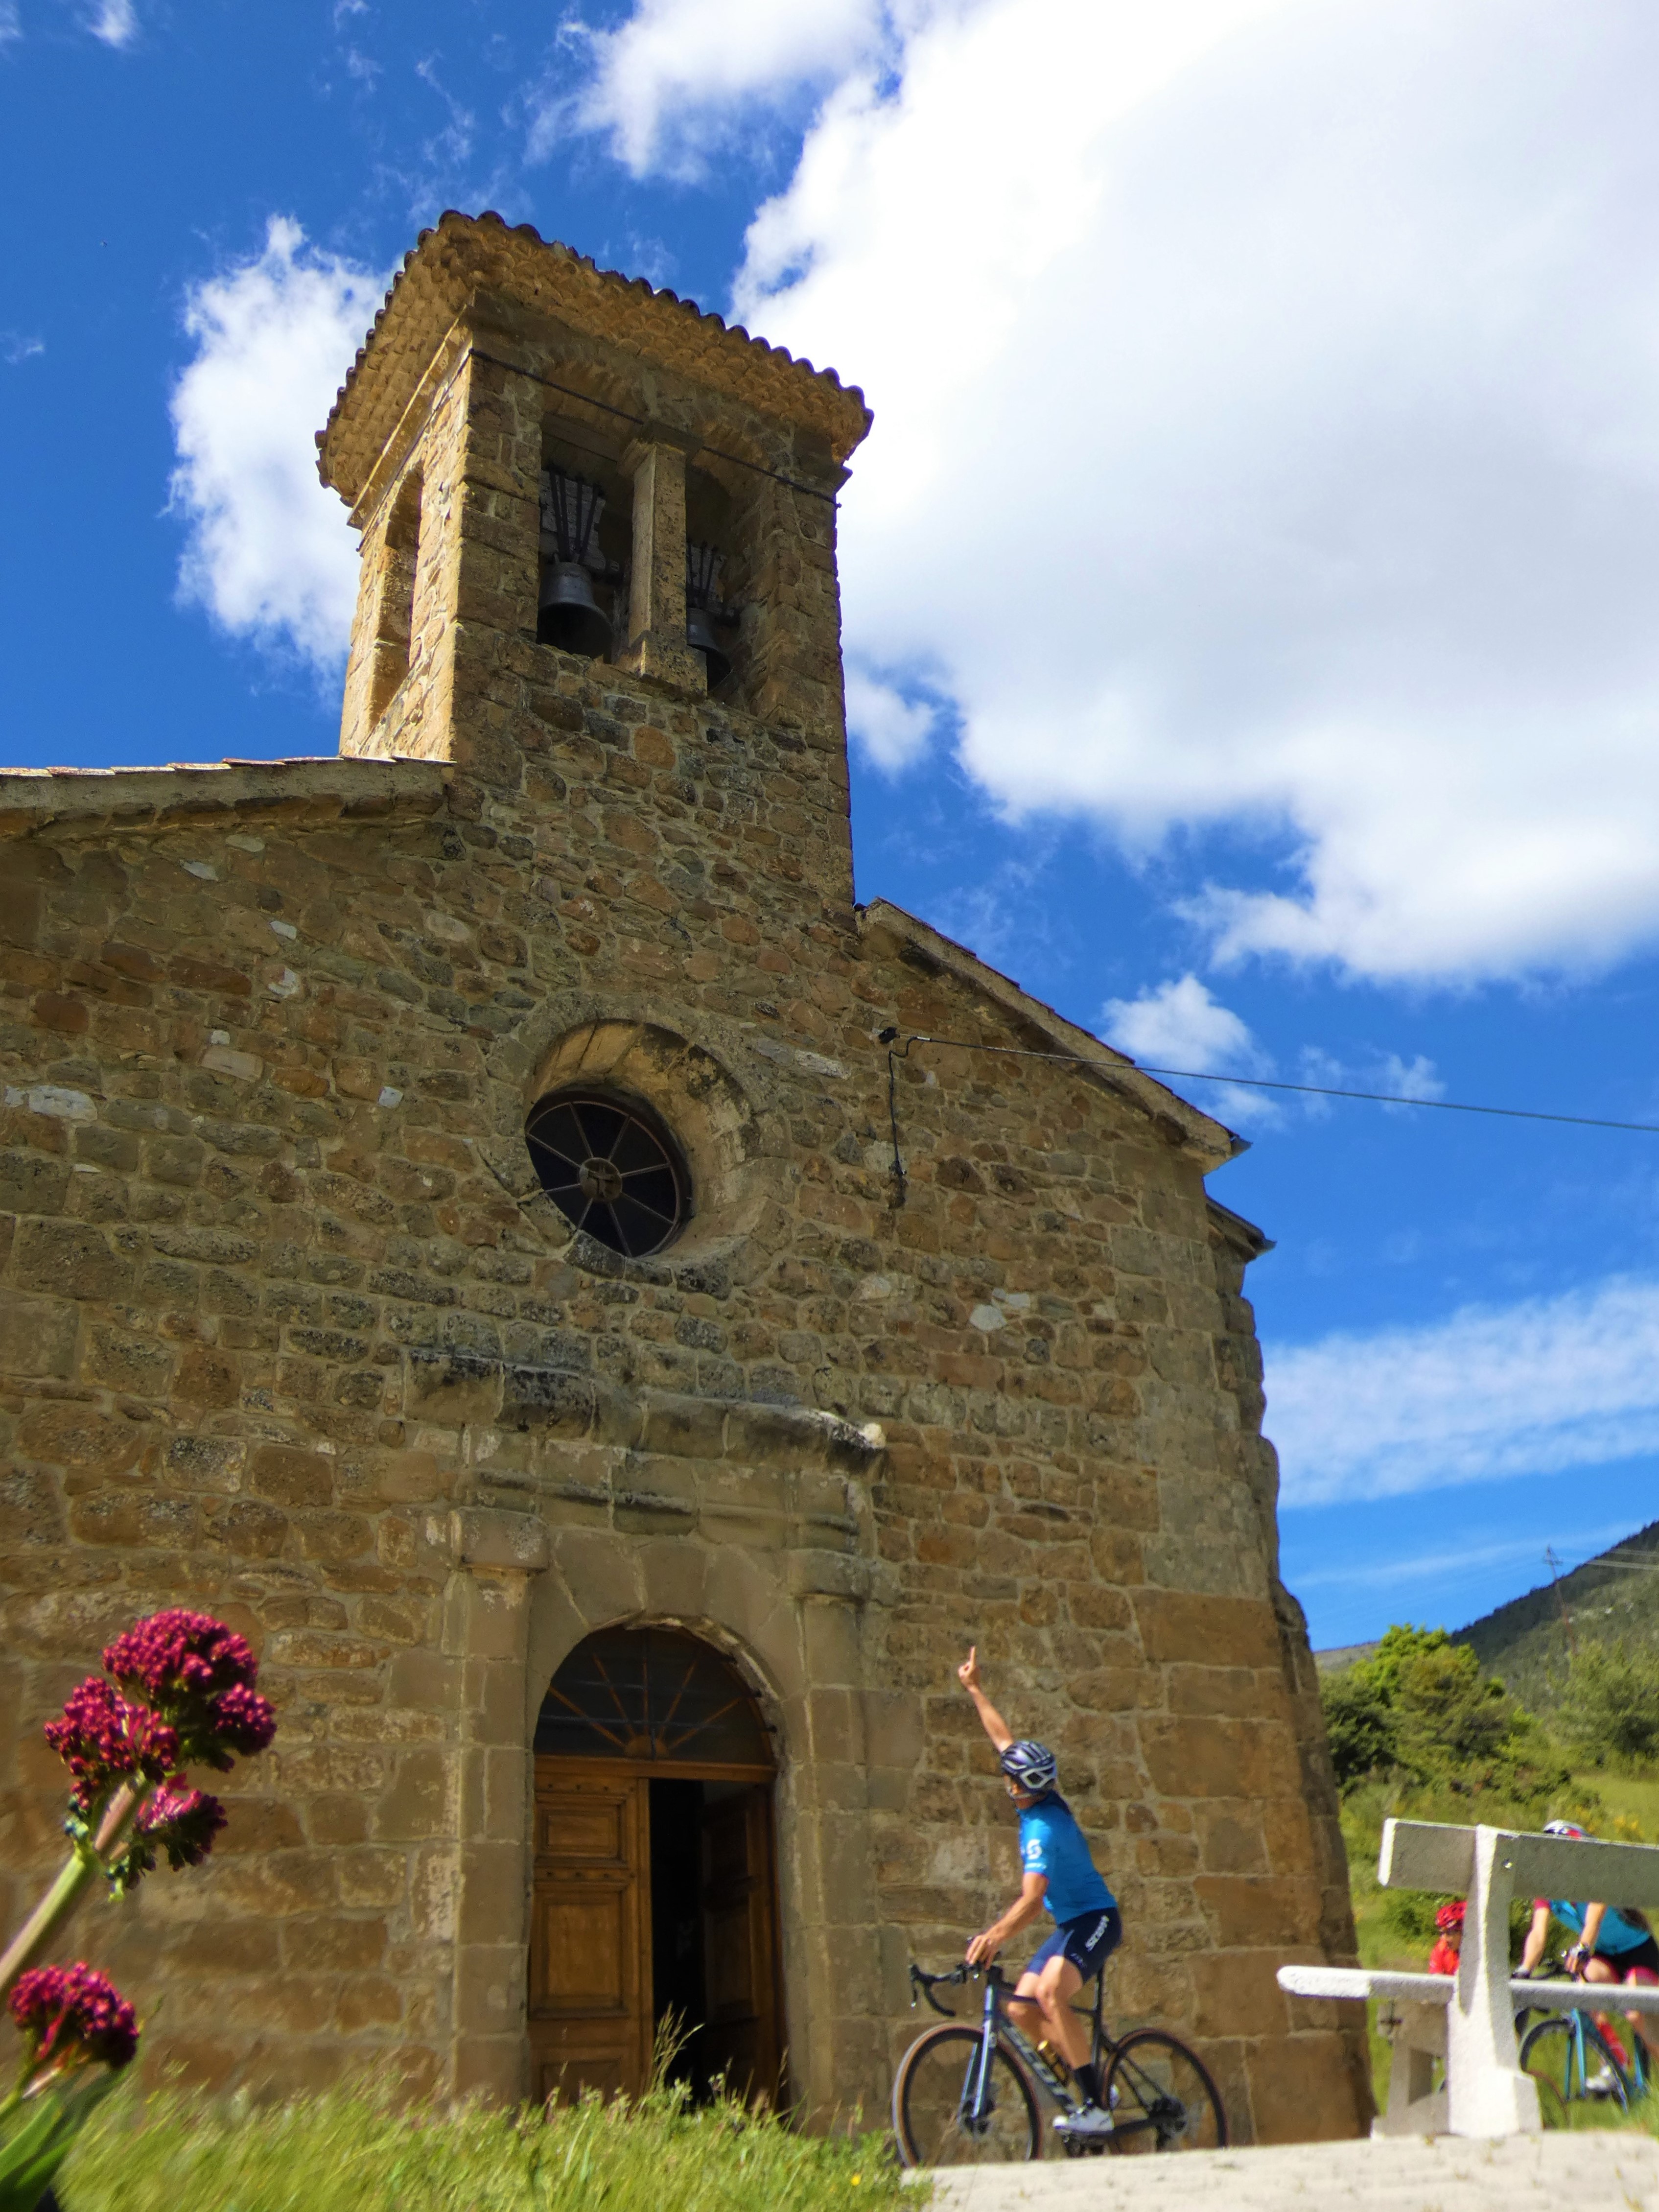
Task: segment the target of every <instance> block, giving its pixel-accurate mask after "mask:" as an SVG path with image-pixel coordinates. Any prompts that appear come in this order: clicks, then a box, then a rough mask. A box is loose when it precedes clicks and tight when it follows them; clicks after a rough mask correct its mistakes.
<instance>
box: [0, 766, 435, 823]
mask: <svg viewBox="0 0 1659 2212" xmlns="http://www.w3.org/2000/svg"><path fill="white" fill-rule="evenodd" d="M447 781H448V771H447V769H445V767H444V766H443V765H442V764H441V763H438V762H435V761H419V760H359V759H349V760H348V759H342V758H340V757H337V756H333V755H331V756H328V757H319V758H316V759H309V760H307V759H301V760H283V761H210V762H204V763H194V762H178V763H173V765H172V766H170V767H167V768H115V769H65V768H50V769H5V770H3V771H0V837H23V836H29V835H31V834H32V833H33V832H34V831H36V830H40V829H46V828H48V827H49V826H54V825H55V826H57V827H58V828H59V829H67V830H69V831H70V832H71V833H73V832H74V831H75V830H76V829H88V830H92V829H100V828H103V827H106V826H113V827H116V828H118V829H121V830H122V831H124V832H143V831H144V830H147V829H176V828H178V827H179V826H180V825H181V824H183V823H190V824H191V825H192V826H197V827H199V826H201V825H202V824H203V823H204V821H206V822H208V823H211V821H212V820H213V819H214V817H219V818H222V819H224V820H226V821H228V820H230V819H231V818H233V817H234V818H235V819H238V820H240V819H244V818H247V817H272V818H280V819H282V820H283V821H291V820H295V819H296V818H297V819H301V820H304V819H307V818H310V819H314V820H317V821H337V820H346V821H386V820H388V819H396V818H398V817H404V816H410V817H417V816H420V815H425V814H435V813H436V812H438V811H439V810H440V809H441V807H442V805H443V804H444V787H445V785H446V783H447Z"/></svg>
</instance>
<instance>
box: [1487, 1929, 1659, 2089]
mask: <svg viewBox="0 0 1659 2212" xmlns="http://www.w3.org/2000/svg"><path fill="white" fill-rule="evenodd" d="M1546 1963H1547V1966H1550V1967H1551V1968H1552V1969H1553V1968H1555V1967H1556V1966H1557V1964H1558V1962H1557V1961H1555V1960H1548V1961H1547V1962H1546ZM1560 1970H1561V1971H1565V1967H1564V1966H1563V1967H1562V1968H1561V1969H1560ZM1572 1978H1573V1979H1574V1981H1576V1982H1583V1983H1584V1984H1585V1985H1586V1986H1587V1987H1589V1988H1594V1989H1595V1990H1598V1991H1600V1990H1603V1989H1605V1990H1606V1992H1607V2004H1606V2007H1605V2008H1604V2009H1602V2010H1601V2011H1599V2012H1595V2013H1592V2012H1591V2011H1590V2009H1589V2007H1588V2006H1575V2007H1574V2008H1572V2010H1571V2012H1569V2013H1568V2014H1567V2021H1568V2032H1569V2033H1570V2034H1571V2037H1572V2063H1573V2065H1574V2066H1575V2068H1576V2069H1577V2075H1578V2080H1579V2081H1580V2083H1581V2084H1582V2083H1584V2082H1587V2081H1589V2049H1588V2047H1587V2045H1586V2042H1585V2037H1584V2022H1585V2021H1586V2020H1593V2021H1595V2026H1596V2028H1597V2030H1598V2032H1599V2033H1601V2037H1602V2038H1603V2039H1604V2040H1605V2039H1606V2037H1607V2031H1608V2029H1609V2028H1613V2023H1614V2019H1615V2016H1616V2018H1617V2020H1618V2022H1619V2026H1618V2027H1617V2028H1615V2029H1614V2038H1615V2040H1614V2045H1613V2050H1612V2051H1609V2052H1608V2054H1607V2055H1608V2057H1610V2058H1612V2060H1613V2066H1614V2067H1615V2069H1617V2071H1618V2072H1619V2073H1620V2075H1623V2077H1624V2081H1625V2087H1626V2092H1627V2093H1628V2094H1629V2095H1630V2096H1632V2097H1633V2098H1636V2099H1638V2100H1639V2099H1641V2098H1643V2097H1644V2096H1645V2095H1646V2094H1647V2092H1648V2087H1649V2083H1650V2079H1651V2076H1650V2072H1649V2066H1648V2051H1647V2044H1646V2041H1645V2039H1644V2037H1643V2035H1642V2034H1641V2033H1640V2030H1639V2028H1638V2026H1637V2023H1636V2021H1635V2020H1634V2019H1633V2018H1632V2016H1631V2015H1628V2014H1626V2013H1624V2012H1622V2011H1620V2006H1619V1990H1620V1984H1618V1983H1617V1982H1607V1983H1601V1982H1595V1983H1591V1982H1590V1981H1589V1977H1588V1976H1587V1975H1585V1974H1584V1973H1583V1972H1576V1973H1575V1974H1574V1975H1573V1977H1572ZM1536 2009H1537V2008H1536V2007H1535V2006H1528V2005H1524V2004H1522V2005H1517V2006H1516V2030H1517V2033H1518V2032H1519V2031H1520V2030H1521V2029H1522V2027H1523V2026H1524V2025H1526V2024H1527V2023H1528V2022H1529V2021H1530V2020H1531V2017H1532V2015H1533V2013H1534V2011H1535V2010H1536ZM1626 2042H1627V2043H1628V2044H1629V2045H1630V2061H1629V2063H1628V2064H1626V2065H1623V2066H1621V2065H1620V2063H1619V2061H1618V2058H1617V2057H1616V2056H1615V2055H1614V2054H1615V2052H1616V2051H1617V2048H1618V2045H1620V2044H1621V2043H1626Z"/></svg>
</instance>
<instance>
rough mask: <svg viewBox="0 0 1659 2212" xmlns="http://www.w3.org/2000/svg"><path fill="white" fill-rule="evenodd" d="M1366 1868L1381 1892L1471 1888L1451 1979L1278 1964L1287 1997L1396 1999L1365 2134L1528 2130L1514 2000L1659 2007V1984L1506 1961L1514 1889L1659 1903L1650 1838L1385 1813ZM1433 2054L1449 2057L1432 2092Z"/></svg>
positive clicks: (1456, 1892)
mask: <svg viewBox="0 0 1659 2212" xmlns="http://www.w3.org/2000/svg"><path fill="white" fill-rule="evenodd" d="M1376 1875H1377V1880H1378V1881H1380V1882H1381V1883H1382V1885H1383V1887H1384V1888H1385V1889H1427V1890H1433V1891H1436V1892H1437V1893H1441V1894H1449V1895H1452V1896H1462V1897H1464V1898H1466V1899H1468V1909H1467V1911H1466V1912H1465V1915H1464V1921H1463V1947H1462V1957H1461V1960H1460V1962H1459V1966H1458V1970H1457V1972H1456V1974H1455V1976H1454V1975H1450V1974H1395V1973H1383V1972H1371V1971H1370V1970H1369V1969H1367V1968H1364V1967H1359V1966H1281V1967H1280V1968H1279V1987H1280V1988H1281V1989H1282V1990H1285V1991H1286V1992H1287V1993H1288V1994H1289V1995H1290V1996H1298V1997H1336V1998H1341V1999H1346V2000H1349V2001H1352V2000H1355V1999H1364V1998H1366V1997H1380V1998H1383V1999H1386V2000H1388V2001H1389V2002H1393V2003H1395V2005H1397V2006H1398V2008H1399V2014H1398V2018H1397V2021H1396V2024H1395V2036H1394V2063H1393V2065H1392V2067H1391V2069H1390V2071H1389V2102H1388V2108H1387V2110H1386V2111H1385V2112H1383V2113H1382V2114H1380V2115H1379V2117H1378V2118H1377V2119H1376V2121H1375V2122H1374V2123H1373V2124H1372V2133H1373V2134H1375V2135H1381V2136H1401V2135H1455V2136H1510V2135H1537V2134H1539V2133H1540V2132H1541V2129H1542V2121H1541V2118H1540V2114H1539V2107H1538V2090H1537V2087H1536V2084H1535V2083H1534V2082H1533V2081H1530V2080H1528V2077H1527V2075H1524V2074H1523V2073H1522V2071H1521V2069H1520V2062H1519V2053H1518V2051H1517V2050H1516V2039H1515V2010H1516V2006H1517V2005H1529V2006H1531V2007H1532V2008H1534V2010H1540V2011H1542V2010H1547V2009H1551V2008H1554V2009H1557V2010H1561V2011H1595V2012H1614V2011H1616V2012H1649V2013H1659V1988H1650V1989H1619V1990H1616V1991H1615V1990H1613V1989H1612V1988H1610V1987H1609V1986H1608V1984H1606V1983H1599V1984H1598V1983H1587V1982H1536V1981H1517V1980H1516V1979H1514V1978H1512V1977H1511V1975H1510V1938H1509V1908H1510V1899H1512V1898H1515V1897H1525V1898H1533V1897H1570V1898H1576V1899H1589V1898H1599V1899H1602V1900H1603V1902H1605V1903H1607V1904H1610V1905H1635V1906H1638V1907H1642V1908H1649V1907H1655V1906H1659V1847H1656V1846H1655V1845H1652V1844H1602V1843H1596V1842H1594V1841H1592V1840H1590V1839H1589V1838H1584V1839H1583V1840H1581V1839H1580V1838H1577V1837H1572V1836H1541V1835H1521V1834H1515V1833H1511V1832H1510V1831H1509V1830H1507V1829H1504V1828H1455V1827H1443V1826H1439V1825H1437V1824H1436V1823H1434V1822H1431V1821H1427V1820H1389V1821H1387V1822H1386V1823H1385V1824H1384V1826H1383V1850H1382V1856H1381V1857H1380V1858H1379V1860H1378V1862H1377V1869H1376ZM1437 2060H1440V2061H1443V2063H1444V2067H1445V2080H1444V2083H1443V2087H1441V2088H1439V2089H1438V2090H1437V2089H1436V2088H1435V2087H1434V2067H1435V2062H1436V2061H1437Z"/></svg>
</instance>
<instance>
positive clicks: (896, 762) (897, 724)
mask: <svg viewBox="0 0 1659 2212" xmlns="http://www.w3.org/2000/svg"><path fill="white" fill-rule="evenodd" d="M933 720H934V709H933V707H931V706H930V705H929V704H928V703H927V701H925V700H917V699H907V698H905V697H904V696H903V694H902V692H900V691H899V690H896V688H895V686H894V685H892V684H889V683H885V682H884V681H883V679H882V678H880V677H878V676H872V675H871V674H869V673H868V672H867V671H865V670H863V669H861V668H860V667H858V666H857V665H849V666H848V671H847V727H848V732H849V733H850V734H851V735H852V737H853V738H854V740H855V741H856V742H857V743H858V744H861V745H862V746H863V747H864V750H865V751H866V753H868V755H869V756H870V758H871V759H872V761H873V762H874V763H875V764H876V766H877V767H878V769H884V770H885V771H886V773H887V774H888V775H897V774H898V772H899V771H900V770H901V769H906V768H908V767H910V766H911V765H912V764H913V763H915V762H916V761H918V760H919V759H920V758H921V756H922V754H923V753H925V752H926V751H927V740H928V739H929V738H930V737H931V736H932V735H933Z"/></svg>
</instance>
